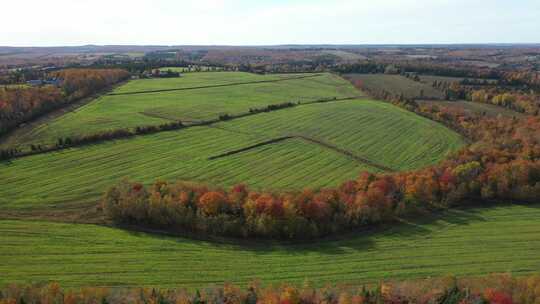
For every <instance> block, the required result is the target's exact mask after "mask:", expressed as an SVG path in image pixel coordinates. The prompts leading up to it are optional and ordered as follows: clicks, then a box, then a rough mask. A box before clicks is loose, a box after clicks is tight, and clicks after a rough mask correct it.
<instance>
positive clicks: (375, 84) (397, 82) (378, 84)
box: [345, 74, 444, 99]
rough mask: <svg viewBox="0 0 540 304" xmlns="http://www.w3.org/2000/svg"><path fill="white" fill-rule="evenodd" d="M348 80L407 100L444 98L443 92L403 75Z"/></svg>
mask: <svg viewBox="0 0 540 304" xmlns="http://www.w3.org/2000/svg"><path fill="white" fill-rule="evenodd" d="M345 77H346V78H348V79H351V80H353V81H358V80H360V81H362V82H363V85H364V86H365V87H366V88H369V89H371V90H385V91H387V92H390V93H392V94H394V95H399V94H401V93H403V95H404V96H405V97H406V98H420V97H421V93H422V91H423V93H424V96H423V97H422V98H435V99H437V98H443V97H444V94H443V92H441V91H439V90H437V89H435V88H433V87H432V86H431V84H426V83H422V82H417V81H414V80H411V79H409V78H407V77H404V76H401V75H386V74H348V75H345Z"/></svg>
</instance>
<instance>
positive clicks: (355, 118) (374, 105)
mask: <svg viewBox="0 0 540 304" xmlns="http://www.w3.org/2000/svg"><path fill="white" fill-rule="evenodd" d="M390 113H392V114H390ZM220 126H223V127H225V128H226V129H227V130H231V131H238V132H246V131H247V132H256V134H261V135H265V136H269V137H279V136H284V135H298V134H300V135H304V136H308V137H311V138H315V139H318V140H322V141H324V142H327V143H330V144H333V145H336V146H338V147H340V148H343V149H346V150H349V151H351V152H353V153H355V154H357V155H359V156H362V157H365V158H367V159H370V160H372V161H374V162H376V163H380V164H383V165H386V166H389V167H391V168H393V169H396V170H410V169H414V168H419V167H424V166H428V165H432V164H435V163H437V162H438V161H440V160H441V158H442V157H444V156H445V155H446V154H447V153H449V152H450V151H454V150H456V149H457V148H459V147H460V146H461V145H462V144H463V141H462V139H461V138H460V136H459V135H458V134H456V133H454V132H452V131H450V130H448V129H446V128H444V127H442V126H441V125H439V124H436V123H434V122H433V121H430V120H428V119H425V118H422V117H420V116H417V115H415V114H412V113H410V112H407V111H405V110H402V109H399V108H397V107H395V106H393V105H390V104H387V103H382V102H376V101H370V100H358V101H347V102H338V103H333V104H314V105H310V106H303V107H297V108H294V109H290V110H287V111H281V112H279V113H265V114H260V115H256V116H251V117H248V118H245V119H240V120H235V121H232V122H230V123H221V124H220ZM253 126H256V128H254V127H253Z"/></svg>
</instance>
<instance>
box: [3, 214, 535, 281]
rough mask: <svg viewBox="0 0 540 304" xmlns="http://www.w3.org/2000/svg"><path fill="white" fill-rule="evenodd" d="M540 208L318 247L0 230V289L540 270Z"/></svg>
mask: <svg viewBox="0 0 540 304" xmlns="http://www.w3.org/2000/svg"><path fill="white" fill-rule="evenodd" d="M539 217H540V208H539V206H538V205H535V206H530V207H526V206H517V205H514V206H498V207H490V208H489V209H469V210H455V211H449V212H448V213H446V214H445V215H444V216H441V217H438V218H429V217H423V220H422V221H418V222H408V223H406V224H402V225H397V226H393V227H392V228H387V229H382V230H380V231H375V232H356V233H354V234H352V235H347V236H343V237H342V239H340V240H319V241H317V242H313V243H305V244H295V245H287V244H283V243H266V242H258V243H256V244H255V243H244V244H242V242H240V243H238V242H236V244H231V243H219V242H206V241H195V240H191V239H185V238H175V237H166V236H156V235H151V234H146V233H136V232H127V231H123V230H117V229H112V228H106V227H101V226H94V225H83V224H63V223H48V222H36V221H17V220H2V221H0V243H1V244H2V246H0V260H1V261H2V263H0V273H1V274H2V275H1V276H0V285H3V284H7V283H12V282H43V281H50V280H54V281H57V282H60V283H61V284H62V286H66V287H80V286H121V285H123V286H126V285H127V286H160V287H188V288H189V287H193V288H201V287H204V286H208V285H210V284H214V283H215V284H219V283H223V282H233V283H236V284H240V285H241V286H245V285H246V284H247V283H248V282H250V281H251V280H253V279H260V280H261V281H262V282H263V283H265V284H268V283H276V284H280V283H282V282H291V283H295V284H303V283H304V281H305V280H309V281H311V282H312V283H314V284H315V285H317V286H321V285H325V284H337V283H339V284H344V283H351V284H353V283H356V284H357V283H365V282H378V281H379V280H382V279H385V278H389V279H394V280H396V279H414V278H425V277H432V276H447V275H457V276H477V275H484V274H489V273H502V272H511V273H513V274H515V275H525V274H529V273H532V272H536V271H538V269H540V255H538V252H539V251H540V239H539V238H538V235H540V222H539V221H538V220H537V219H538V218H539Z"/></svg>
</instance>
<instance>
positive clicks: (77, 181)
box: [0, 99, 463, 208]
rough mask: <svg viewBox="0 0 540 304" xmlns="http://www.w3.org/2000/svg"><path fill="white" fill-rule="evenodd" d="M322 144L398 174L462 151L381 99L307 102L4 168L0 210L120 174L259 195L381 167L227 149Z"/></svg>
mask: <svg viewBox="0 0 540 304" xmlns="http://www.w3.org/2000/svg"><path fill="white" fill-rule="evenodd" d="M294 134H301V135H304V136H308V137H311V138H315V139H317V140H321V141H324V142H327V143H330V144H333V145H336V146H338V147H340V148H342V149H347V150H350V151H352V152H353V153H355V154H356V155H359V156H362V157H365V158H367V159H370V160H372V161H373V162H375V163H382V164H383V165H386V166H389V167H393V168H395V169H396V170H406V169H412V168H414V167H421V166H427V165H429V164H433V163H434V162H437V161H438V160H440V159H441V158H443V157H445V156H446V155H447V154H448V153H449V152H451V151H454V150H456V149H458V148H459V147H461V146H462V145H463V142H462V140H461V138H460V136H459V135H458V134H456V133H454V132H452V131H450V130H449V129H447V128H445V127H443V126H442V125H439V124H437V123H435V122H433V121H430V120H428V119H425V118H421V117H419V116H416V115H414V114H412V113H409V112H406V111H403V110H401V109H399V108H397V107H394V106H392V105H389V104H385V103H382V102H377V101H370V100H363V99H362V100H350V101H338V102H328V103H322V104H311V105H303V106H298V107H295V108H290V109H285V110H280V111H275V112H270V113H263V114H258V115H254V116H249V117H244V118H241V119H237V120H233V121H229V122H222V123H219V124H216V125H215V126H210V127H192V128H189V129H185V130H177V131H169V132H161V133H157V134H153V135H148V136H137V137H135V138H131V139H126V140H118V141H110V142H104V143H101V144H96V145H90V146H85V147H80V148H72V149H67V150H63V151H59V152H52V153H46V154H40V155H35V156H30V157H23V158H19V159H14V160H12V161H10V162H2V163H0V179H1V180H2V185H0V206H2V207H4V208H34V207H44V206H52V205H59V204H67V203H80V202H90V201H97V200H98V198H99V196H100V195H101V194H102V193H103V192H104V191H105V190H106V189H107V188H108V187H109V186H111V185H112V184H114V183H116V182H118V181H119V180H120V179H122V178H123V177H129V178H131V179H133V180H137V181H141V182H145V183H151V182H153V181H154V180H156V179H158V178H160V179H164V180H175V179H183V180H194V181H201V182H204V183H209V184H215V185H221V186H231V185H233V184H235V183H240V182H242V183H246V184H248V185H249V186H251V187H254V188H258V189H261V188H262V189H300V188H304V187H327V186H335V185H338V184H339V183H341V182H343V181H345V180H348V179H351V178H355V177H356V176H357V175H358V174H359V172H360V171H363V170H368V171H372V172H377V171H378V169H376V168H372V167H370V166H369V165H366V164H363V163H359V162H358V161H355V160H354V159H352V158H350V157H348V156H346V155H343V154H340V153H337V152H335V151H333V150H330V149H328V148H324V147H322V146H319V145H317V144H315V143H312V142H307V141H304V140H299V139H293V140H288V141H286V142H282V143H279V144H273V145H268V146H263V147H259V148H257V149H255V150H251V151H247V152H244V153H239V154H235V155H234V156H230V157H225V158H220V159H216V160H209V158H210V157H212V156H216V155H220V154H222V153H225V152H228V151H234V150H237V149H241V148H243V147H247V146H251V145H253V144H256V143H259V142H261V141H265V140H269V139H272V138H275V137H280V136H284V135H294Z"/></svg>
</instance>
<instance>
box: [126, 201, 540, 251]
mask: <svg viewBox="0 0 540 304" xmlns="http://www.w3.org/2000/svg"><path fill="white" fill-rule="evenodd" d="M513 205H518V206H522V207H527V208H534V209H539V208H540V204H536V205H527V204H517V203H516V204H508V203H506V204H499V203H490V204H483V205H479V204H470V206H469V207H465V208H459V209H449V210H444V211H438V212H432V213H429V212H427V211H426V212H425V213H422V214H420V215H418V214H417V215H416V216H410V217H408V218H401V219H397V220H396V221H394V222H390V223H385V224H382V225H378V226H372V227H364V228H361V229H357V230H354V231H350V232H346V233H342V234H340V235H338V236H330V237H325V238H319V239H313V240H290V241H289V240H287V241H277V240H268V239H235V238H224V237H201V236H200V235H193V234H187V233H182V234H181V235H179V234H172V233H166V232H163V231H159V230H157V231H156V230H152V231H150V230H146V229H145V230H141V229H138V231H133V230H129V231H130V233H131V234H133V235H137V236H143V235H144V236H148V235H152V236H153V237H156V238H163V239H167V240H176V241H177V242H179V243H183V242H199V243H200V244H201V245H205V246H210V247H212V248H215V249H226V250H235V249H237V250H242V251H249V252H252V253H254V254H257V255H262V256H263V255H266V254H275V253H276V252H282V253H283V254H286V255H291V256H301V255H305V254H309V253H317V254H323V255H339V254H345V253H347V254H350V253H351V251H365V250H370V249H373V248H375V246H376V244H377V240H378V239H380V238H385V237H390V238H403V239H409V238H410V239H411V241H418V240H421V239H424V238H425V239H428V238H432V237H434V236H436V235H437V234H438V233H441V232H442V231H445V230H448V229H452V228H454V227H455V226H463V225H470V224H474V223H479V222H486V221H489V220H490V219H489V218H488V217H486V215H485V212H486V211H487V210H490V209H493V208H498V207H503V208H504V207H510V206H513ZM131 228H133V227H131Z"/></svg>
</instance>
